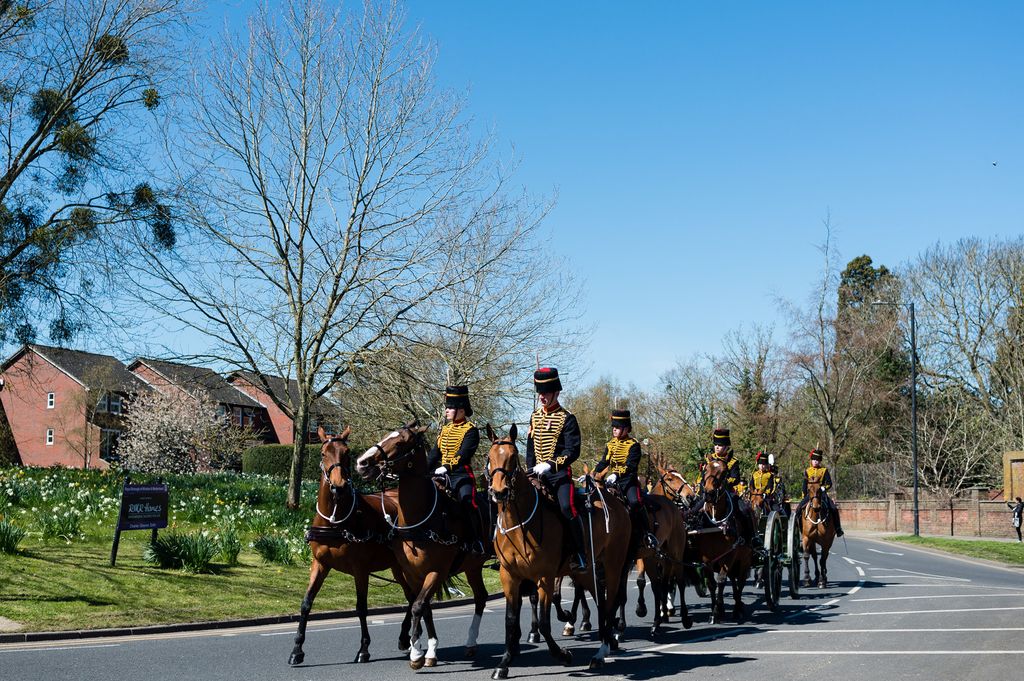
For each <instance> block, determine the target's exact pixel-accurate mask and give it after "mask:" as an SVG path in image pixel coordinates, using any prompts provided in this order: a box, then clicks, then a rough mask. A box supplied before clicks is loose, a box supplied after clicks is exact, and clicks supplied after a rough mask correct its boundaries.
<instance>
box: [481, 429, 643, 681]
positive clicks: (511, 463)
mask: <svg viewBox="0 0 1024 681" xmlns="http://www.w3.org/2000/svg"><path fill="white" fill-rule="evenodd" d="M487 435H488V436H489V437H490V439H491V448H490V451H489V452H488V455H487V478H488V488H489V490H490V495H491V498H492V499H493V500H494V501H495V503H496V504H497V507H498V513H497V521H496V526H497V532H496V533H495V539H494V549H495V553H496V555H497V557H498V562H499V564H500V566H501V571H500V574H501V585H502V590H503V591H504V592H505V653H504V654H503V655H502V657H501V660H500V661H499V663H498V667H497V668H496V669H495V670H494V672H493V673H492V675H491V678H492V679H506V678H508V669H509V666H510V665H511V663H512V660H513V659H514V658H515V656H516V655H518V654H519V639H520V637H521V635H522V631H521V630H520V626H519V611H520V609H521V608H522V603H523V591H524V590H532V588H531V587H535V588H536V590H537V598H538V609H539V611H540V633H541V635H542V636H543V637H544V640H545V642H546V643H547V646H548V650H549V651H550V652H551V654H552V656H554V657H555V659H557V660H559V661H561V662H562V663H563V664H565V665H570V664H572V653H571V652H570V651H569V650H567V649H565V648H561V647H559V646H558V644H557V643H556V642H555V640H554V638H553V637H552V635H551V610H550V605H551V601H552V598H553V596H554V594H555V580H556V579H557V578H558V577H559V576H562V575H566V574H569V567H568V556H567V555H566V551H565V544H566V537H565V534H564V532H565V530H564V528H563V520H562V518H561V513H560V512H559V511H558V509H557V508H555V506H554V504H552V503H548V502H545V501H542V500H541V492H540V491H539V490H538V488H537V487H535V486H534V484H533V483H532V482H531V480H530V478H529V476H528V475H527V472H526V470H525V467H524V465H523V461H522V459H521V458H520V456H519V451H518V449H517V448H516V444H515V443H516V435H517V429H516V426H515V425H513V426H512V428H511V429H510V430H509V433H508V436H507V437H505V438H502V439H499V438H498V436H497V435H496V434H495V432H494V429H493V428H491V426H490V425H488V426H487ZM538 484H539V483H538ZM595 494H598V493H597V492H595ZM592 513H593V516H592V517H591V518H590V519H588V523H589V527H590V528H591V532H590V536H591V542H590V550H589V552H588V553H589V555H588V561H589V564H590V569H588V570H584V571H580V572H573V573H572V577H573V580H574V581H575V582H576V583H577V584H580V585H581V586H583V587H585V588H587V589H588V590H589V591H590V592H591V594H592V595H593V596H594V598H595V600H596V601H597V608H596V609H597V620H598V631H599V638H600V641H601V645H600V646H599V648H598V651H597V653H596V654H595V655H594V657H593V658H592V659H591V661H590V669H598V668H600V667H602V666H604V662H605V657H606V656H607V655H608V652H609V651H610V650H612V649H614V648H617V647H618V643H617V642H616V641H615V639H614V637H613V636H612V626H611V622H612V617H613V615H614V610H615V608H616V606H617V604H618V591H619V586H620V584H621V581H622V575H623V571H624V570H625V568H626V567H627V565H626V551H627V548H628V547H627V544H628V542H624V541H616V540H614V539H613V537H620V536H622V534H623V533H624V532H625V533H628V532H630V530H631V528H630V521H629V513H628V512H627V511H626V507H625V506H624V505H623V504H622V503H621V502H619V501H618V500H617V499H612V498H610V497H609V496H602V497H601V498H600V499H599V500H598V501H596V502H595V503H594V508H593V509H592ZM626 536H628V534H627V535H626Z"/></svg>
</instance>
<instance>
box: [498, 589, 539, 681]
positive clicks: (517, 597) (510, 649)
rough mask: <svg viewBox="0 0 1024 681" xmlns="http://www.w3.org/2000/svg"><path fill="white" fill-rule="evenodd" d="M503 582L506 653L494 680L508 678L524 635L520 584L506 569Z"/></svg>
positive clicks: (502, 657) (499, 663)
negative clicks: (521, 627) (521, 622)
mask: <svg viewBox="0 0 1024 681" xmlns="http://www.w3.org/2000/svg"><path fill="white" fill-rule="evenodd" d="M501 582H502V587H503V588H504V591H505V653H504V654H503V655H502V656H501V660H500V661H499V662H498V667H497V668H496V669H495V670H494V671H493V672H492V673H491V678H492V679H507V678H508V668H509V665H511V664H512V660H513V659H514V658H515V656H516V655H518V654H519V637H520V636H522V633H523V632H522V630H521V629H520V627H519V611H520V610H521V609H522V607H523V596H522V594H520V592H519V587H520V583H519V582H518V581H517V580H514V579H513V578H512V577H511V576H510V575H508V574H507V573H505V571H504V569H502V575H501ZM531 601H532V597H531ZM534 612H536V611H534Z"/></svg>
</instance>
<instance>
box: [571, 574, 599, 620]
mask: <svg viewBox="0 0 1024 681" xmlns="http://www.w3.org/2000/svg"><path fill="white" fill-rule="evenodd" d="M572 586H573V590H574V591H575V592H576V599H577V600H578V601H579V604H580V608H581V609H582V611H583V621H582V622H580V631H583V632H587V631H590V630H591V629H593V627H592V626H591V624H590V606H589V605H587V592H586V589H584V588H583V587H582V586H580V585H579V584H577V583H576V580H575V579H574V580H573V582H572ZM598 613H600V610H599V611H598Z"/></svg>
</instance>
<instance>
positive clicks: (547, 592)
mask: <svg viewBox="0 0 1024 681" xmlns="http://www.w3.org/2000/svg"><path fill="white" fill-rule="evenodd" d="M553 591H554V582H553V580H551V579H549V578H542V579H538V580H537V602H538V603H539V605H540V608H539V609H540V633H541V636H543V637H544V642H545V643H547V644H548V652H550V653H551V656H552V657H554V658H555V659H556V660H559V661H560V662H561V663H562V664H564V665H566V666H569V665H570V664H572V653H571V652H569V650H568V649H567V648H560V647H559V645H558V643H556V642H555V637H554V636H552V635H551V596H552V592H553Z"/></svg>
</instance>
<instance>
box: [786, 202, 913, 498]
mask: <svg viewBox="0 0 1024 681" xmlns="http://www.w3.org/2000/svg"><path fill="white" fill-rule="evenodd" d="M824 224H825V242H824V244H823V245H822V246H821V253H822V256H823V259H824V270H823V273H822V276H821V279H820V281H819V283H818V285H817V287H816V290H815V293H814V295H813V297H812V299H811V302H810V304H809V306H808V307H806V308H804V309H800V308H794V307H790V317H791V321H792V326H791V336H792V346H791V350H790V361H791V362H792V365H793V367H794V368H795V369H796V371H797V373H798V374H799V375H800V376H801V378H802V380H803V383H804V388H803V391H802V393H801V394H802V395H803V397H804V398H805V399H806V402H807V404H808V406H809V409H810V411H811V413H812V414H813V415H814V417H815V421H816V424H817V425H818V427H819V428H820V431H819V432H820V434H821V435H822V436H823V437H824V440H825V449H826V452H827V454H828V457H829V460H830V461H832V462H833V463H834V465H836V466H837V467H838V466H839V464H840V462H841V460H842V455H843V453H844V448H845V446H846V444H847V442H848V440H849V439H850V437H851V434H852V429H853V428H854V427H855V425H856V424H857V423H858V421H859V420H861V419H862V418H863V417H864V415H865V414H866V413H867V412H868V411H869V410H870V408H871V406H872V405H873V404H874V400H875V399H876V395H875V392H874V387H875V386H874V385H873V384H874V379H875V375H876V369H877V367H878V364H879V362H880V361H881V359H882V358H883V357H884V354H883V353H880V349H882V348H887V347H889V346H891V345H892V343H893V342H894V339H895V338H896V330H895V326H894V325H892V324H885V323H878V320H877V319H876V315H877V314H878V313H876V312H875V311H874V309H873V308H872V307H871V306H870V305H864V306H861V307H860V308H856V309H850V308H848V309H844V310H842V311H841V310H840V309H839V308H838V276H837V268H836V267H835V260H834V257H835V255H834V251H833V248H832V230H831V225H830V223H829V221H828V219H826V220H825V222H824ZM837 478H838V476H837ZM836 484H837V486H838V479H837V480H836Z"/></svg>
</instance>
